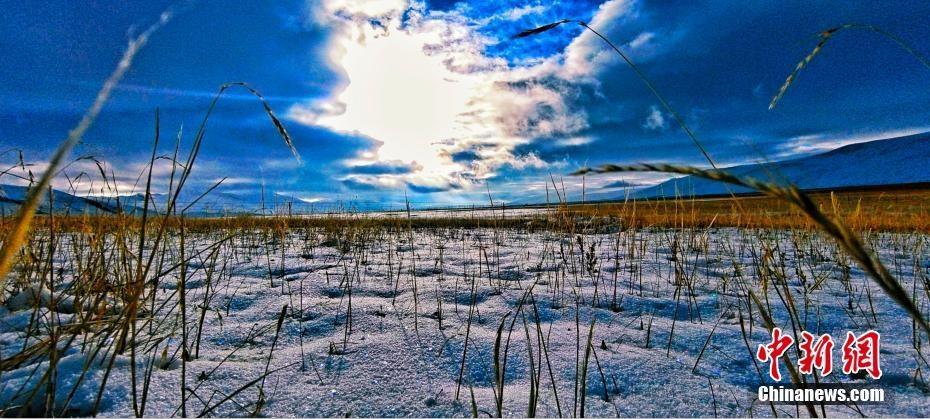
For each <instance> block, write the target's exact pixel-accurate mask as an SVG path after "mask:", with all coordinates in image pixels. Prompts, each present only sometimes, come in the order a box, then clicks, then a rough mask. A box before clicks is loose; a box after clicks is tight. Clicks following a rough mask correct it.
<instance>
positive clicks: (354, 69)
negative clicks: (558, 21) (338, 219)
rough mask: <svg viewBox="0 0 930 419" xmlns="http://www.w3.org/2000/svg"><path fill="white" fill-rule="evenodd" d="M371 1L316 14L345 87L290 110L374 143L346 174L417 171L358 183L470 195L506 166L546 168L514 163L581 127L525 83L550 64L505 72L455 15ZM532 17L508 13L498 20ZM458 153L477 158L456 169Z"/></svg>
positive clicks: (331, 6)
mask: <svg viewBox="0 0 930 419" xmlns="http://www.w3.org/2000/svg"><path fill="white" fill-rule="evenodd" d="M350 3H351V4H350ZM373 3H377V4H368V2H361V3H356V2H338V1H330V2H324V3H323V4H322V5H321V6H320V10H317V13H316V16H317V19H322V20H323V21H325V22H326V23H327V24H329V25H333V26H335V27H337V28H338V30H337V31H336V33H335V35H334V36H333V38H332V40H331V44H330V54H329V58H330V60H331V65H332V66H333V67H334V68H336V69H338V70H339V71H341V72H342V73H343V74H344V84H343V86H341V87H339V88H337V89H334V91H333V95H332V96H331V97H329V98H327V99H325V100H322V101H316V102H312V103H301V104H298V105H295V106H294V107H292V108H291V110H290V116H291V117H292V118H293V119H295V120H297V121H299V122H301V123H304V124H309V125H318V126H322V127H326V128H330V129H333V130H337V131H341V132H349V133H355V134H361V135H364V136H367V137H370V138H372V139H374V140H375V141H377V143H378V145H377V147H376V149H373V150H369V151H368V152H363V153H360V154H359V155H358V156H357V158H356V159H352V160H348V161H345V162H344V163H345V164H346V166H348V167H349V168H350V169H351V168H352V167H363V166H367V165H370V164H372V163H373V162H403V163H405V164H409V165H410V166H412V167H415V170H412V171H410V172H409V173H385V174H351V175H348V177H347V179H351V181H352V182H353V183H354V184H357V183H359V182H361V183H363V184H369V185H372V186H379V187H403V186H404V185H406V186H409V187H414V188H416V187H419V189H421V190H429V191H442V190H451V189H463V188H464V189H468V188H471V187H473V186H475V185H479V184H481V182H482V180H483V179H487V178H489V177H492V176H494V175H495V173H496V171H497V170H498V169H500V168H501V167H502V166H505V165H506V166H510V167H512V168H515V169H521V170H522V169H527V168H535V169H542V168H545V167H547V166H548V163H547V162H545V161H543V160H542V159H540V158H539V157H538V156H537V155H535V154H532V153H529V154H524V155H515V153H514V149H515V147H516V146H518V145H519V144H523V143H525V142H527V141H529V140H530V139H532V138H534V137H538V136H540V135H550V134H554V133H563V132H574V131H577V130H579V129H582V128H584V127H586V121H585V118H584V117H585V115H584V114H583V113H578V112H573V111H571V110H570V109H568V108H567V107H566V105H565V103H564V102H563V100H562V96H563V93H562V92H560V91H558V89H557V88H556V87H553V86H549V85H546V84H544V83H537V82H527V81H528V80H532V79H534V78H535V77H537V76H539V75H540V74H544V73H548V72H551V69H552V68H553V66H552V63H551V62H549V63H546V62H544V63H540V64H538V65H536V66H533V67H529V68H525V67H523V68H519V67H518V68H511V67H509V66H508V64H507V62H506V60H504V59H503V58H492V57H488V56H486V55H485V54H483V48H484V46H485V45H486V44H488V43H491V42H494V40H489V39H486V38H483V37H482V36H481V35H479V34H477V33H476V32H475V31H474V30H473V28H471V27H469V26H467V25H466V24H465V23H463V22H464V19H457V17H456V15H455V14H454V13H452V14H450V13H440V14H433V13H428V12H426V10H425V6H424V5H423V4H421V3H411V4H409V5H405V4H403V2H400V3H398V2H373ZM538 9H539V8H533V9H527V8H518V9H514V10H510V11H507V12H505V13H504V15H503V16H502V18H504V19H506V18H507V17H508V16H510V15H513V14H518V15H525V14H528V13H533V12H536V11H537V10H538ZM461 152H468V153H471V155H472V156H473V157H474V158H472V159H469V160H468V161H455V159H453V158H452V156H453V155H455V154H456V153H461Z"/></svg>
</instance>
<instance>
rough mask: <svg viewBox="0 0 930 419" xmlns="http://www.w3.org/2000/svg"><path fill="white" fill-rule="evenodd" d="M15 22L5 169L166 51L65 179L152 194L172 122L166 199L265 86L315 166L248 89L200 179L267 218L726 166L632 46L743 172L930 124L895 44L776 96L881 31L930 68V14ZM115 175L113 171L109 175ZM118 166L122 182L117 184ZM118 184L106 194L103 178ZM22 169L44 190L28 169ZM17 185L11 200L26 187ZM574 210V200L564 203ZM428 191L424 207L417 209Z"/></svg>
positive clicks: (540, 196)
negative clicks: (184, 168) (125, 58)
mask: <svg viewBox="0 0 930 419" xmlns="http://www.w3.org/2000/svg"><path fill="white" fill-rule="evenodd" d="M4 9H5V10H4V13H3V14H0V56H2V59H0V80H2V83H0V153H3V154H0V162H2V163H4V164H5V166H4V167H3V169H4V170H5V169H7V168H8V167H10V166H12V165H14V164H15V163H17V161H18V159H19V157H18V156H19V153H18V152H19V151H21V152H22V155H23V159H24V161H25V162H26V163H29V164H30V165H29V166H27V170H32V171H33V172H34V173H39V172H41V171H42V170H43V168H44V167H45V165H46V163H45V162H46V160H47V159H48V156H50V154H51V153H52V152H53V151H54V149H55V148H56V147H57V145H58V144H59V143H60V142H61V141H62V140H63V139H64V138H65V136H66V134H67V132H68V130H69V129H70V128H71V127H73V126H74V125H75V124H76V123H77V121H79V120H80V118H81V115H82V114H83V112H84V111H85V110H86V109H87V107H88V106H90V104H91V103H92V102H93V100H94V97H95V95H96V93H97V91H98V90H99V88H100V86H101V84H102V82H103V81H104V80H105V79H106V78H107V76H108V75H109V74H110V73H111V72H112V71H113V69H114V67H115V66H116V64H117V62H118V61H119V59H120V57H121V56H122V54H123V52H124V51H125V49H126V47H127V42H128V40H129V39H130V37H131V36H133V35H134V34H138V33H139V32H140V31H141V30H144V28H146V27H147V26H148V25H151V24H152V23H153V22H155V21H157V20H158V19H159V17H160V16H161V15H162V13H164V12H166V11H167V12H168V13H169V14H170V15H171V19H170V21H169V22H168V23H167V24H166V25H165V26H164V27H162V28H160V29H159V30H158V31H156V32H155V33H154V34H153V35H152V36H151V37H150V39H149V42H148V44H147V45H145V47H144V48H143V49H142V50H141V52H140V53H139V54H138V56H137V57H136V59H135V61H134V63H133V65H132V67H131V68H130V70H129V71H128V73H127V74H126V76H125V78H124V79H123V80H122V81H121V83H120V85H119V86H118V88H117V89H116V91H115V92H114V94H113V96H112V98H111V100H110V101H109V102H108V103H107V104H106V106H105V107H104V109H103V111H102V113H101V114H100V116H99V118H98V119H97V120H96V121H95V123H94V125H93V126H92V128H91V129H90V131H88V132H87V134H86V135H85V137H84V139H83V141H82V142H81V144H80V145H79V146H78V147H77V148H76V149H75V150H74V152H73V153H72V159H79V158H83V159H79V160H77V161H75V162H73V163H72V164H71V165H70V166H69V167H68V168H67V169H66V170H65V171H63V172H62V174H61V175H60V176H59V177H58V178H56V180H55V186H56V187H58V188H59V189H68V188H74V190H75V191H77V192H79V193H84V194H92V195H112V194H129V193H132V192H141V191H142V189H143V188H142V187H141V186H140V185H141V184H140V183H139V182H138V179H139V176H140V175H141V174H142V173H144V172H145V167H146V164H147V162H148V159H149V158H150V156H151V153H152V144H153V137H154V131H155V112H156V109H158V112H159V117H160V118H159V129H160V138H161V142H160V144H159V148H158V150H157V153H158V155H160V156H165V158H161V159H159V160H158V162H157V163H156V165H155V168H154V169H153V178H154V179H155V186H154V189H155V191H156V192H164V191H166V190H167V188H168V178H169V176H170V172H171V164H170V160H168V158H167V157H170V156H171V155H172V153H173V151H174V148H175V141H176V139H177V138H180V149H181V151H182V153H181V154H182V155H184V156H186V151H185V150H187V149H188V148H189V147H190V145H191V143H192V141H193V137H194V133H195V132H196V131H197V128H198V127H199V125H200V124H201V121H202V120H203V118H204V114H205V112H206V110H207V108H208V106H209V104H210V101H211V100H212V99H213V96H214V95H215V93H216V91H217V89H218V88H219V86H220V85H222V84H223V83H225V82H234V81H242V82H246V83H248V84H249V85H250V86H252V87H254V88H255V89H257V90H258V91H260V92H261V93H262V94H263V95H264V96H265V97H266V99H267V100H268V103H269V105H270V106H271V108H273V109H274V111H275V113H276V114H277V115H278V116H279V117H281V119H282V121H283V123H284V125H285V127H286V128H287V130H288V131H289V132H290V134H291V136H292V137H293V142H294V146H295V147H296V149H297V151H298V153H299V155H300V160H298V159H296V158H294V156H293V155H292V154H291V152H290V150H289V149H288V147H287V146H286V145H285V144H284V143H283V142H282V140H281V138H280V137H279V136H278V133H277V130H276V129H275V127H274V125H273V124H272V123H271V122H270V121H269V119H268V118H267V116H266V115H265V113H264V111H263V108H262V104H261V102H259V101H258V100H256V99H255V98H254V97H253V96H251V95H250V94H248V92H247V91H246V90H243V89H239V90H237V89H235V88H233V89H230V90H229V91H228V92H227V93H226V94H225V95H224V97H222V98H221V99H220V101H219V102H218V105H217V108H216V110H215V111H214V113H213V114H212V115H211V117H210V119H209V120H208V122H207V125H206V127H207V128H206V136H205V138H204V143H203V147H202V149H201V154H200V157H198V161H197V164H196V167H195V168H194V170H193V175H192V177H191V181H190V183H189V184H188V186H187V188H189V190H190V193H200V192H203V191H205V190H206V189H208V188H209V187H210V186H211V185H213V184H215V183H216V182H217V181H218V180H220V179H223V178H226V180H225V181H223V183H222V184H221V185H220V186H219V187H218V188H217V190H216V191H215V193H216V194H220V196H226V197H230V199H239V200H241V201H242V202H249V203H257V202H259V201H261V200H262V197H264V199H265V200H273V199H276V198H275V196H277V197H279V198H281V199H291V200H296V201H297V202H302V203H306V204H308V205H310V204H314V205H320V206H325V205H336V204H338V205H346V206H356V207H360V208H373V207H385V208H393V207H396V206H398V205H400V204H402V203H403V202H404V200H405V199H407V200H409V201H410V202H412V203H413V205H414V206H420V207H425V206H429V205H471V204H477V205H483V204H486V203H487V202H488V199H489V195H490V199H492V200H493V201H494V202H496V203H499V202H510V203H519V202H531V201H536V202H540V201H544V200H545V199H546V189H547V184H549V185H550V186H551V182H552V179H556V181H557V183H558V184H559V187H561V184H562V182H564V184H565V186H566V188H567V189H568V194H569V198H570V199H573V200H574V199H580V198H581V190H582V186H581V184H582V183H584V188H585V192H586V193H612V192H616V193H618V194H621V195H622V193H623V190H624V188H626V187H629V186H631V185H632V186H636V185H649V184H654V183H656V182H658V181H660V180H662V179H663V177H662V176H661V175H656V174H638V175H623V176H618V175H613V176H595V177H586V178H585V179H583V180H582V179H581V178H578V177H572V176H567V175H568V174H569V173H571V172H573V171H575V170H577V169H579V168H581V167H584V166H593V165H599V164H604V163H618V164H622V163H640V162H664V163H682V164H693V165H699V166H707V165H708V163H707V161H706V160H705V159H704V157H703V156H702V155H701V153H700V151H699V150H698V148H697V147H696V146H695V145H694V143H693V142H692V141H691V140H690V139H689V138H688V137H687V136H686V135H685V134H684V132H683V131H682V130H681V129H680V127H679V126H678V125H677V124H676V123H675V121H674V120H673V118H672V117H671V115H670V114H669V113H668V112H667V111H666V110H665V109H664V108H663V107H662V106H661V105H660V103H659V102H658V101H657V100H656V98H655V96H653V95H652V94H651V93H650V91H649V90H648V88H647V87H646V86H645V85H644V84H643V83H642V81H641V80H640V79H638V78H637V77H636V75H635V73H634V72H633V71H632V70H631V69H630V67H629V66H627V65H626V64H625V63H624V62H623V61H622V60H621V59H620V57H619V56H618V55H617V54H616V53H615V52H613V51H612V50H610V49H609V48H608V47H607V46H606V44H605V43H604V42H603V41H602V40H601V39H599V38H597V37H596V36H595V35H593V34H592V33H591V32H588V31H586V30H584V28H583V27H581V26H580V25H578V24H575V23H568V24H564V25H562V26H560V27H557V28H555V29H552V30H550V31H547V32H544V33H541V34H538V35H536V36H533V37H527V38H513V35H515V34H516V33H518V32H520V31H522V30H524V29H529V28H533V27H537V26H540V25H543V24H547V23H550V22H553V21H558V20H561V19H571V20H576V21H584V22H587V23H588V24H589V25H590V26H591V27H592V28H594V29H595V30H597V31H599V32H600V33H602V34H603V35H604V36H606V37H607V38H609V39H610V40H611V41H612V42H614V43H615V44H616V45H617V46H618V47H619V48H620V49H621V50H622V51H624V52H625V53H626V54H627V55H628V56H629V58H630V59H631V60H633V61H634V62H635V63H636V64H637V65H638V66H639V67H640V69H641V70H642V72H643V73H644V74H645V75H646V77H648V78H649V79H650V80H651V81H652V82H653V83H654V85H655V86H656V88H657V89H658V91H659V92H660V93H661V94H662V95H663V96H664V97H665V98H666V99H667V100H668V102H669V104H670V105H671V106H672V108H673V109H675V110H676V111H677V112H678V113H679V114H680V115H681V116H682V118H683V119H684V121H685V122H686V123H687V124H688V126H690V127H691V128H692V129H693V130H694V132H695V133H696V135H697V138H698V139H699V141H700V142H701V144H702V145H703V146H704V147H705V148H706V149H707V151H708V153H709V154H710V155H711V156H712V157H713V159H714V160H715V161H716V162H717V163H718V164H720V165H735V164H743V163H750V162H759V161H767V160H779V159H787V158H792V157H799V156H804V155H809V154H812V153H817V152H821V151H825V150H829V149H832V148H835V147H838V146H841V145H844V144H849V143H853V142H859V141H866V140H871V139H879V138H888V137H895V136H901V135H907V134H912V133H917V132H923V131H928V130H930V121H928V119H927V109H930V89H928V87H930V69H927V68H925V67H923V66H922V65H921V63H920V62H919V61H918V60H917V59H915V58H914V57H913V56H911V55H909V54H908V53H907V52H905V51H904V50H903V49H902V48H900V47H899V46H898V45H896V44H895V43H894V42H892V41H891V40H889V39H888V38H886V37H883V36H881V35H879V34H877V33H874V32H870V31H867V30H862V29H852V30H847V31H843V32H840V33H838V34H836V36H835V37H834V38H833V39H831V40H830V42H829V43H828V44H827V45H826V46H825V47H824V48H823V50H822V51H821V53H820V54H819V55H818V56H817V57H816V58H815V59H814V60H813V62H811V63H810V65H809V66H808V67H807V68H805V69H804V70H803V71H802V72H801V73H800V75H799V77H798V79H797V81H796V83H795V84H794V85H793V86H792V88H791V89H790V90H789V91H788V93H787V94H786V95H785V97H784V98H783V99H782V101H781V102H780V104H779V106H778V107H776V108H775V109H774V110H768V104H769V101H770V100H771V98H772V96H773V95H774V94H775V93H776V92H777V91H778V88H779V87H780V85H781V84H782V83H783V82H784V80H785V77H786V76H787V75H788V74H789V73H790V72H791V71H792V70H793V69H794V67H795V65H796V64H797V62H798V61H799V60H800V59H802V58H803V57H804V56H805V55H806V54H807V53H808V52H810V50H811V49H812V48H813V47H814V45H816V44H817V41H818V38H817V36H816V35H817V34H818V33H819V32H821V31H823V30H825V29H828V28H831V27H835V26H838V25H841V24H844V23H860V24H870V25H874V26H875V27H878V28H881V29H882V30H885V31H887V32H888V33H891V34H894V35H895V36H897V37H899V38H900V39H901V40H903V41H904V42H906V43H909V44H910V45H913V46H914V48H915V50H916V51H917V52H918V53H921V54H930V50H928V49H927V47H926V44H925V43H923V42H922V40H925V39H928V38H930V24H927V22H928V21H930V20H928V17H930V3H926V2H922V1H898V2H894V3H884V2H872V1H849V2H801V1H779V2H757V1H748V2H736V3H734V2H728V1H713V2H678V1H653V0H607V1H597V0H546V1H529V2H527V1H501V0H498V1H490V2H480V1H454V0H426V1H420V0H373V1H364V0H316V1H293V0H280V1H271V0H267V1H264V0H258V1H241V2H225V1H211V0H203V1H196V2H183V1H182V2H177V1H174V2H169V1H157V0H152V1H145V2H141V1H119V2H117V1H90V0H89V1H81V2H74V1H64V0H53V1H48V2H39V1H27V2H14V3H9V4H6V5H5V6H4ZM91 157H92V158H91ZM98 163H99V166H100V167H98ZM101 167H102V168H103V171H104V172H106V173H108V174H109V175H110V176H109V179H110V180H109V182H110V183H109V184H107V185H106V186H105V185H104V181H103V179H102V176H100V174H99V173H100V170H101V169H100V168H101ZM17 170H19V171H20V172H21V173H19V174H20V175H23V176H25V177H28V173H25V172H22V169H14V170H12V171H11V173H13V174H15V173H16V171H17ZM22 182H24V181H23V180H22V179H16V178H15V177H12V176H10V175H7V176H5V177H4V178H2V179H0V183H22ZM550 194H552V195H553V198H550V199H555V198H554V192H551V191H550ZM405 197H406V198H405Z"/></svg>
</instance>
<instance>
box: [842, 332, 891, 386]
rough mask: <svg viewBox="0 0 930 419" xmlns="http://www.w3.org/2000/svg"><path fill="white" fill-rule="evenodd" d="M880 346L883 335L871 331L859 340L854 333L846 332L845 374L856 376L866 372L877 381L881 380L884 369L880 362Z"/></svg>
mask: <svg viewBox="0 0 930 419" xmlns="http://www.w3.org/2000/svg"><path fill="white" fill-rule="evenodd" d="M880 346H881V335H879V334H878V332H876V331H874V330H869V331H868V332H865V333H863V334H861V335H859V337H858V338H857V337H856V335H854V334H853V332H846V341H845V342H843V373H845V374H855V373H857V372H859V371H865V372H868V373H869V376H870V377H872V378H874V379H876V380H877V379H879V378H881V376H882V368H881V366H880V365H879V361H878V351H879V348H880Z"/></svg>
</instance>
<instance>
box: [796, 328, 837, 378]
mask: <svg viewBox="0 0 930 419" xmlns="http://www.w3.org/2000/svg"><path fill="white" fill-rule="evenodd" d="M815 339H816V340H815ZM815 342H816V343H815ZM798 348H800V349H801V358H799V359H798V371H800V372H801V374H813V373H814V369H815V368H816V369H818V370H820V375H821V376H822V377H826V376H827V375H830V373H831V372H833V352H832V351H833V337H832V336H830V335H829V334H823V335H820V337H819V338H817V337H816V336H814V335H812V334H810V333H808V332H801V343H800V344H799V345H798Z"/></svg>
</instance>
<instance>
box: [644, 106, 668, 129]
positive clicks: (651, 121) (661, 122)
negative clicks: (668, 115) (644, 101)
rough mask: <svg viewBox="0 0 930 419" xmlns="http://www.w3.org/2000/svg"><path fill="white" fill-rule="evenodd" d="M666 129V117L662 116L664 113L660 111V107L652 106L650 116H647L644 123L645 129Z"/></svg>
mask: <svg viewBox="0 0 930 419" xmlns="http://www.w3.org/2000/svg"><path fill="white" fill-rule="evenodd" d="M666 127H667V125H666V122H665V115H663V114H662V111H660V110H659V108H658V107H656V106H652V107H651V108H650V111H649V116H647V117H646V121H645V122H643V128H645V129H648V130H653V131H658V130H664V129H665V128H666Z"/></svg>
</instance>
